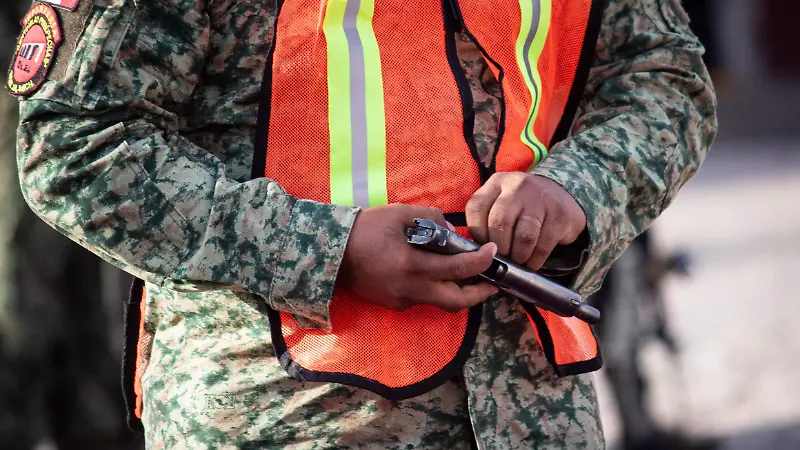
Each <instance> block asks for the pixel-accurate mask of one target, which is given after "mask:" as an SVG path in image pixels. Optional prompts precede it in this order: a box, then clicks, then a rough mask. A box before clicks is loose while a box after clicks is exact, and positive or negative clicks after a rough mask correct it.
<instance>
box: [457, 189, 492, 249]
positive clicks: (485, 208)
mask: <svg viewBox="0 0 800 450" xmlns="http://www.w3.org/2000/svg"><path fill="white" fill-rule="evenodd" d="M500 192H501V189H500V186H499V185H498V184H495V183H492V182H488V183H486V184H484V185H483V186H481V188H480V189H478V190H477V191H475V193H474V194H472V197H470V199H469V201H468V202H467V206H466V208H465V209H464V212H465V214H466V216H467V226H468V227H469V233H470V234H471V235H472V239H474V240H475V242H478V243H480V244H483V243H486V242H489V212H490V211H491V210H492V205H494V201H495V200H497V197H499V196H500Z"/></svg>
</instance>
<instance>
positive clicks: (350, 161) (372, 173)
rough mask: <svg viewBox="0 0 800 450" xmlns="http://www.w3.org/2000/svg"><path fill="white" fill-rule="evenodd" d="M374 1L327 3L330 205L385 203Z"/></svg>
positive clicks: (331, 0) (383, 129)
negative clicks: (373, 24)
mask: <svg viewBox="0 0 800 450" xmlns="http://www.w3.org/2000/svg"><path fill="white" fill-rule="evenodd" d="M374 13H375V0H329V1H328V6H327V9H326V12H325V19H324V21H323V26H322V29H323V32H324V33H325V38H326V41H327V52H328V59H327V61H328V127H329V130H330V136H331V153H330V160H331V162H330V177H331V203H337V204H344V205H355V206H360V207H369V206H375V205H383V204H386V203H388V194H387V190H386V119H385V111H384V96H383V78H382V73H381V61H380V53H379V51H378V41H377V39H376V37H375V32H374V30H373V28H372V19H373V16H374Z"/></svg>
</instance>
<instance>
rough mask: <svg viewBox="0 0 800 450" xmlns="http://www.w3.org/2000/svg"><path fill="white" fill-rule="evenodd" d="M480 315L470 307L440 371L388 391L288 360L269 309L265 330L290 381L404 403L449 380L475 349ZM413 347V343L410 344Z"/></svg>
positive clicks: (276, 321)
mask: <svg viewBox="0 0 800 450" xmlns="http://www.w3.org/2000/svg"><path fill="white" fill-rule="evenodd" d="M482 315H483V305H476V306H473V307H472V308H470V310H469V316H468V318H467V328H466V330H465V331H464V338H463V339H462V340H461V346H460V347H459V348H458V351H457V352H456V355H455V357H453V359H452V360H450V362H448V363H447V364H446V365H445V366H444V367H442V369H441V370H439V371H438V372H436V373H435V374H434V375H432V376H430V377H429V378H426V379H424V380H422V381H419V382H417V383H414V384H412V385H409V386H405V387H402V388H392V387H389V386H386V385H385V384H383V383H380V382H378V381H375V380H373V379H370V378H366V377H362V376H359V375H354V374H351V373H341V372H320V371H316V370H308V369H306V368H304V367H303V366H301V365H300V364H298V363H297V362H296V361H294V360H293V359H292V355H291V354H290V353H289V350H288V349H287V347H286V341H285V340H284V338H283V333H282V332H281V324H282V321H281V314H280V312H278V311H276V310H274V309H272V308H269V309H268V317H269V327H270V332H271V333H272V345H273V346H274V347H275V353H276V354H277V356H278V361H279V362H280V365H281V367H283V369H284V370H286V372H287V373H288V374H289V375H291V376H292V377H293V378H296V379H298V380H300V381H312V382H322V383H339V384H344V385H347V386H352V387H356V388H361V389H366V390H368V391H372V392H374V393H376V394H378V395H380V396H381V397H383V398H386V399H388V400H405V399H408V398H411V397H416V396H418V395H422V394H425V393H426V392H430V391H432V390H433V389H436V388H437V387H439V386H441V385H443V384H444V383H446V382H447V381H449V380H450V379H451V378H452V377H453V376H454V375H456V374H457V373H458V371H459V370H461V368H462V367H463V366H464V364H465V363H466V362H467V358H469V355H470V353H472V349H473V347H474V346H475V341H476V340H477V339H478V330H479V329H480V326H481V316H482ZM411 345H413V343H411Z"/></svg>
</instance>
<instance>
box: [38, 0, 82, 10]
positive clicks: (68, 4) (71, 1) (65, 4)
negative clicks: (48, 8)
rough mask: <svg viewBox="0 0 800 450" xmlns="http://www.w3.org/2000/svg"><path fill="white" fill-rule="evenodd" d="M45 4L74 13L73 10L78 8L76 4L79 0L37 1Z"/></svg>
mask: <svg viewBox="0 0 800 450" xmlns="http://www.w3.org/2000/svg"><path fill="white" fill-rule="evenodd" d="M39 1H42V2H45V3H50V4H51V5H53V6H57V7H59V8H63V9H66V10H69V11H75V8H77V7H78V3H80V2H81V0H39Z"/></svg>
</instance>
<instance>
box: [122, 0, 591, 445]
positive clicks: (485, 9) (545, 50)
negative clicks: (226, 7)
mask: <svg viewBox="0 0 800 450" xmlns="http://www.w3.org/2000/svg"><path fill="white" fill-rule="evenodd" d="M279 5H280V11H279V14H278V19H277V25H276V28H275V29H276V35H275V40H274V45H273V48H272V51H271V53H270V55H269V57H268V59H267V66H266V69H265V73H264V82H263V84H262V101H261V105H260V107H259V114H258V126H259V127H260V128H259V130H258V134H257V137H256V149H255V159H254V165H253V176H254V178H255V177H262V176H267V177H269V178H272V179H274V180H276V181H277V182H278V183H279V184H280V185H281V186H283V187H284V188H285V189H286V190H287V192H288V193H290V194H291V195H294V196H296V197H299V198H304V199H310V200H315V201H319V202H330V203H338V204H349V205H357V206H361V207H368V206H375V205H380V204H385V203H389V202H392V203H394V202H399V203H406V204H412V205H424V206H435V207H438V208H441V209H442V210H443V211H445V212H446V213H447V216H448V217H449V219H450V221H451V222H452V223H453V224H454V225H456V226H457V230H458V231H459V233H462V234H464V235H467V234H468V232H467V229H466V227H465V225H466V223H465V222H466V221H465V219H464V217H463V211H464V207H465V205H466V203H467V200H468V199H469V198H470V196H471V195H472V194H473V193H474V192H475V191H476V190H477V189H478V188H479V187H480V185H481V183H482V182H484V181H486V180H487V179H488V178H489V176H491V174H492V173H493V172H495V171H525V170H528V169H529V168H530V167H531V166H532V165H534V164H536V163H538V162H539V161H541V160H542V159H543V158H545V157H546V155H547V149H548V148H550V147H552V145H553V144H554V143H556V142H558V141H559V140H561V139H564V138H565V137H566V136H567V134H568V131H569V128H570V126H571V124H572V121H573V116H574V115H575V112H576V110H577V107H578V102H579V101H580V99H581V96H582V94H583V89H584V86H585V84H586V80H587V77H588V72H589V67H590V65H591V63H592V60H593V58H594V50H595V43H596V40H597V34H598V32H599V26H600V20H601V18H602V10H603V1H602V0H493V1H491V2H490V1H485V0H417V1H408V0H325V1H323V2H322V10H320V8H321V5H320V0H279ZM461 31H464V32H466V33H467V35H468V36H469V37H470V38H471V39H472V40H473V41H474V42H475V43H476V44H477V45H478V46H479V48H480V50H481V52H482V53H483V56H484V58H485V59H486V60H487V61H488V63H489V66H490V68H491V70H492V71H493V72H494V74H495V76H496V77H497V79H498V80H499V81H500V83H501V86H502V89H503V102H502V103H503V104H502V114H501V123H500V124H499V136H498V144H497V148H496V151H495V153H494V155H495V156H494V160H493V161H492V163H491V165H490V166H489V167H486V166H484V165H483V164H481V163H480V162H479V157H478V153H477V151H476V146H475V141H474V138H473V126H474V120H475V116H474V111H473V105H472V93H471V90H470V86H469V84H468V82H467V78H466V75H465V73H464V71H463V69H462V68H461V66H460V63H459V59H458V56H457V54H456V41H455V39H456V34H457V33H458V32H461ZM143 298H144V284H143V283H142V282H141V280H137V282H136V283H135V284H134V287H133V292H132V295H131V300H130V302H129V304H128V308H127V314H126V316H127V317H126V322H127V324H126V333H125V334H126V351H125V356H124V361H123V366H124V374H123V377H124V384H125V389H126V402H127V405H128V411H129V415H128V419H129V424H130V426H131V427H132V428H134V429H137V430H142V425H141V421H140V420H139V418H140V417H141V408H142V402H141V401H142V399H141V381H140V380H141V375H142V373H143V372H144V370H145V368H146V364H147V359H148V355H147V354H146V349H147V347H148V339H152V335H149V334H147V333H145V330H144V327H143V326H144V323H143V310H144V302H143ZM524 307H525V309H526V311H527V313H528V318H529V320H530V323H531V325H532V326H533V327H534V329H535V330H536V334H537V337H538V340H539V343H540V344H541V346H542V349H543V350H544V353H545V355H546V356H547V358H548V360H549V361H550V363H551V364H552V365H553V367H554V368H555V370H556V372H557V373H558V374H559V375H562V376H563V375H570V374H577V373H584V372H589V371H593V370H597V369H599V368H600V366H601V358H600V353H599V349H598V346H597V341H596V339H595V337H594V335H593V333H592V330H591V328H590V327H589V326H588V325H586V324H585V323H584V322H582V321H580V320H578V319H575V318H563V317H560V316H558V315H555V314H553V313H551V312H549V311H546V310H542V309H539V308H535V307H532V306H530V305H528V304H524ZM330 312H331V322H332V325H333V329H332V331H331V332H326V331H323V330H319V329H305V328H302V327H301V326H300V325H299V324H298V323H297V322H296V321H295V319H294V318H293V317H292V316H291V315H290V314H287V313H281V312H278V311H275V310H270V311H269V320H270V325H271V332H272V341H273V344H274V346H275V349H276V352H277V356H278V358H279V361H280V363H281V365H282V366H283V367H284V368H285V369H286V370H287V371H288V372H289V374H291V375H292V376H294V377H296V378H299V379H302V380H306V381H321V382H333V383H342V384H347V385H351V386H355V387H360V388H365V389H369V390H371V391H373V392H375V393H378V394H380V395H382V396H384V397H386V398H391V399H403V398H409V397H413V396H416V395H420V394H422V393H424V392H427V391H429V390H431V389H433V388H435V387H437V386H439V385H441V384H442V383H444V382H445V381H447V380H448V379H449V378H450V377H451V376H452V375H453V374H454V373H455V372H456V371H458V370H459V369H460V368H461V367H462V365H463V364H464V362H465V361H466V359H467V357H468V356H469V354H470V352H471V350H472V347H473V345H474V343H475V340H476V338H477V334H478V328H479V326H480V321H481V306H476V307H473V308H471V309H470V310H467V311H462V312H459V313H447V312H444V311H442V310H440V309H437V308H435V307H431V306H416V307H413V308H411V309H409V310H407V311H404V312H393V311H390V310H388V309H384V308H381V307H378V306H376V305H375V304H373V303H370V302H366V301H364V300H363V299H359V298H357V297H356V296H354V295H353V294H351V293H349V292H347V291H344V290H341V289H337V290H336V291H335V292H334V298H333V301H332V302H331V305H330Z"/></svg>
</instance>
